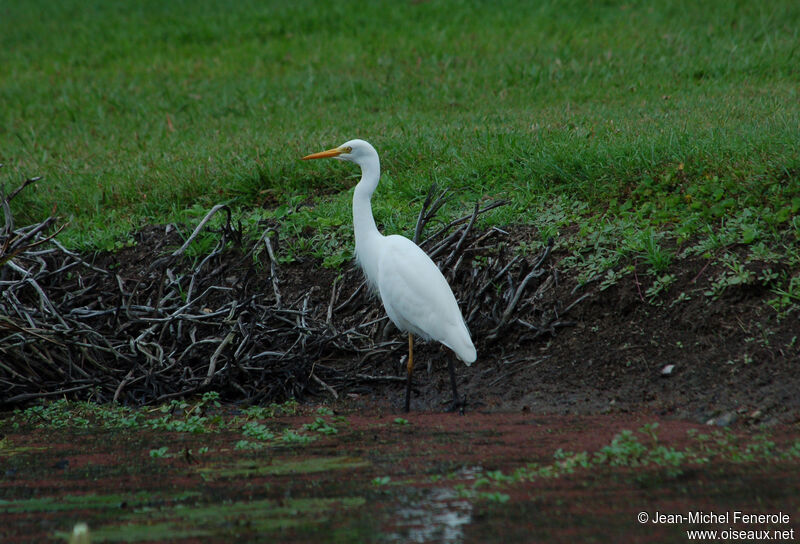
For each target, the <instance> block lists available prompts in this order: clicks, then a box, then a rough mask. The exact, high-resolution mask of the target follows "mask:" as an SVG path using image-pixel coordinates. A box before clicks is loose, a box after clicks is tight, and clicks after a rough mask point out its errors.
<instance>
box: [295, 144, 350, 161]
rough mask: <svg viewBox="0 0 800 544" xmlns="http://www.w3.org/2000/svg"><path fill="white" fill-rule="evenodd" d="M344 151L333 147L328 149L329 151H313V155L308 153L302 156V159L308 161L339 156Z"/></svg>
mask: <svg viewBox="0 0 800 544" xmlns="http://www.w3.org/2000/svg"><path fill="white" fill-rule="evenodd" d="M342 153H344V150H343V149H340V148H338V147H335V148H333V149H328V150H327V151H320V152H319V153H312V154H311V155H306V156H305V157H303V158H302V160H304V161H307V160H311V159H329V158H331V157H337V156H339V155H341V154H342Z"/></svg>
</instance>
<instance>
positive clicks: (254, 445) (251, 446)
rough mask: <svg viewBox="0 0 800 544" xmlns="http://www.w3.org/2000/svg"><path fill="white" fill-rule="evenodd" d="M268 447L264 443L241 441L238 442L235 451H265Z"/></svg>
mask: <svg viewBox="0 0 800 544" xmlns="http://www.w3.org/2000/svg"><path fill="white" fill-rule="evenodd" d="M266 447H267V445H266V444H265V443H263V442H251V441H249V440H239V441H238V442H236V445H235V446H234V449H236V450H256V451H258V450H263V449H264V448H266Z"/></svg>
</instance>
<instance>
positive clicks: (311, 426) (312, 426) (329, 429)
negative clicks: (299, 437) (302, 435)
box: [303, 417, 339, 435]
mask: <svg viewBox="0 0 800 544" xmlns="http://www.w3.org/2000/svg"><path fill="white" fill-rule="evenodd" d="M303 428H304V429H306V430H308V431H316V432H318V433H320V434H327V435H334V434H336V433H338V432H339V430H338V429H337V428H336V427H334V426H333V425H331V424H330V423H328V422H327V421H325V420H324V419H323V418H321V417H318V418H317V419H315V420H314V421H313V422H311V423H306V424H305V425H303Z"/></svg>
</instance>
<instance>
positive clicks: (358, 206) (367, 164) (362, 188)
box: [353, 152, 383, 287]
mask: <svg viewBox="0 0 800 544" xmlns="http://www.w3.org/2000/svg"><path fill="white" fill-rule="evenodd" d="M358 164H359V165H360V166H361V181H359V182H358V185H356V188H355V192H354V193H353V230H354V232H355V238H356V259H357V260H358V263H359V264H360V265H361V268H362V269H363V270H364V274H366V276H367V280H368V281H369V283H370V284H372V285H373V287H374V286H375V284H376V281H377V272H378V271H377V268H378V252H379V250H380V239H381V238H382V237H383V235H382V234H381V233H380V232H378V227H377V226H376V225H375V219H374V218H373V216H372V202H371V199H372V193H374V192H375V188H376V187H377V186H378V180H380V177H381V165H380V160H379V159H378V154H377V152H374V154H370V155H368V156H367V157H362V158H361V159H360V160H359V161H358Z"/></svg>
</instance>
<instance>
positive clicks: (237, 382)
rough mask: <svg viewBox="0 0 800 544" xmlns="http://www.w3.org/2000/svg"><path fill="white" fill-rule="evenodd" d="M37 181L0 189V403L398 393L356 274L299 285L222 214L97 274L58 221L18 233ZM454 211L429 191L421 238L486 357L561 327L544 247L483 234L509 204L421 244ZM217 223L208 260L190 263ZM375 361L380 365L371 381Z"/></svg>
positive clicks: (394, 351)
mask: <svg viewBox="0 0 800 544" xmlns="http://www.w3.org/2000/svg"><path fill="white" fill-rule="evenodd" d="M37 179H38V178H31V179H28V180H26V181H25V182H24V183H23V184H22V186H21V187H20V188H18V189H16V190H15V191H13V192H12V193H11V194H10V195H9V196H7V197H6V196H5V193H4V192H3V191H1V190H0V196H2V202H0V208H2V212H3V214H4V216H5V217H4V221H3V222H0V405H7V406H8V405H15V404H21V403H25V402H30V401H32V400H35V399H38V398H44V397H52V396H64V395H65V396H71V397H75V398H93V399H96V400H98V401H101V402H102V401H112V400H113V401H119V402H125V403H131V404H143V403H152V402H161V401H163V400H165V399H170V398H175V397H179V396H182V395H188V394H192V393H194V392H197V391H202V390H208V389H214V390H217V391H219V392H220V393H222V394H223V395H226V396H227V397H229V398H236V399H240V400H242V399H246V400H248V401H250V402H261V401H274V400H280V399H282V398H287V397H299V396H302V395H305V394H308V393H310V392H311V393H320V392H327V393H329V394H330V395H332V396H333V397H334V398H336V397H338V396H339V395H341V392H342V391H346V390H347V389H348V388H353V387H356V386H358V387H361V388H364V387H367V388H369V387H370V386H371V385H373V384H375V383H395V382H397V383H400V382H401V381H402V380H404V378H403V377H402V376H399V375H398V376H395V375H392V374H393V373H394V372H397V370H398V367H397V365H396V364H395V363H396V362H397V361H399V360H400V358H401V355H402V354H403V352H404V349H405V346H404V344H405V343H404V342H402V341H399V340H398V339H397V338H395V337H394V336H393V335H389V336H388V337H387V338H384V339H383V340H381V339H382V336H381V331H382V330H383V329H384V326H385V325H386V324H387V323H388V319H387V318H386V316H385V313H384V312H383V310H382V308H381V307H380V303H379V301H378V300H377V299H376V298H375V297H374V296H372V294H371V293H370V292H369V290H368V289H366V288H365V285H366V284H365V282H364V281H363V276H362V275H361V272H360V271H359V270H357V269H356V267H354V266H353V267H349V268H348V269H347V270H346V271H344V272H343V273H341V275H339V276H338V277H335V278H331V279H330V280H328V281H326V280H325V279H324V278H322V277H319V276H318V274H317V273H314V274H313V275H312V276H311V278H312V279H311V280H310V281H307V282H306V284H303V282H302V281H300V280H297V279H295V278H294V277H293V276H294V275H296V274H297V272H298V270H297V269H293V270H285V269H283V267H286V266H289V265H281V264H280V262H279V260H278V259H277V257H276V253H277V251H276V249H280V248H279V247H277V246H273V242H272V241H271V235H272V234H274V233H275V232H276V231H275V229H274V228H273V227H265V228H264V231H263V233H262V234H261V235H260V236H258V237H253V238H249V237H247V236H245V235H244V233H243V231H242V227H241V225H234V224H233V222H232V218H231V211H230V209H228V208H227V206H224V205H217V206H214V207H213V208H212V209H211V210H209V212H208V213H207V214H206V216H205V217H204V218H203V220H202V221H201V222H200V224H198V226H197V227H196V228H195V229H194V230H193V231H192V233H191V234H190V235H189V236H188V237H186V238H185V239H181V238H180V237H179V233H178V231H177V229H172V232H171V233H170V232H169V231H168V232H167V234H168V235H169V236H171V237H172V238H171V240H172V241H171V242H170V244H171V245H172V247H176V246H179V247H178V249H175V250H172V251H169V250H168V249H167V248H166V247H162V246H164V245H165V244H164V241H163V239H164V237H165V234H164V232H163V229H162V231H161V232H159V233H158V234H157V235H155V236H153V237H152V238H158V239H159V245H158V247H159V248H161V249H160V253H161V254H162V255H164V256H163V257H161V258H158V259H154V260H153V261H152V262H149V263H147V262H138V263H128V265H127V266H124V267H114V268H110V266H109V265H111V264H114V260H115V258H116V256H114V255H106V256H104V257H102V258H100V259H97V260H93V259H90V258H89V257H86V256H80V255H78V254H76V253H74V252H72V251H69V250H67V249H66V248H64V247H63V246H62V245H61V244H60V243H59V242H58V241H57V240H55V239H54V236H55V235H56V234H57V232H58V231H57V230H56V228H55V227H56V223H57V221H56V219H55V218H53V217H50V218H47V219H46V220H44V221H42V222H41V223H38V224H34V225H29V226H27V227H24V228H17V227H16V226H15V223H14V219H13V216H12V215H11V206H10V205H9V202H10V200H11V199H12V198H13V197H14V196H16V195H17V194H19V192H20V191H22V190H23V189H24V188H25V187H26V186H28V185H30V184H32V183H34V182H36V181H37ZM447 199H448V192H447V190H443V191H440V190H439V189H438V188H437V187H436V186H433V187H431V190H430V191H429V192H428V195H427V198H426V199H425V201H424V203H423V206H422V209H421V211H420V214H419V217H418V220H417V224H416V227H415V233H414V237H415V238H416V239H422V242H421V243H420V245H421V246H422V247H425V248H429V249H428V252H429V254H431V255H432V256H433V258H434V259H435V260H437V262H438V264H439V265H440V266H442V268H443V270H445V271H446V274H447V276H448V280H449V281H450V282H451V285H452V286H453V288H454V291H455V292H456V295H457V297H458V298H459V299H460V300H461V305H462V311H463V313H464V315H465V316H466V318H467V324H468V326H469V327H470V329H471V331H472V334H473V337H474V338H475V339H476V343H477V344H478V350H479V353H480V352H482V350H484V348H486V347H488V344H489V343H490V342H492V341H497V340H498V339H499V338H503V339H504V340H508V341H509V342H516V341H520V340H524V339H525V338H532V337H537V336H540V335H542V334H553V333H554V332H555V330H556V329H557V328H559V327H563V326H567V325H569V324H570V323H569V322H567V321H564V320H563V314H566V313H567V312H568V311H570V310H571V309H572V308H574V307H575V305H577V304H578V303H579V302H581V301H582V300H583V299H584V298H585V296H586V295H583V296H581V297H579V298H577V299H576V300H574V301H573V302H572V303H571V304H567V305H562V304H561V301H560V300H558V297H557V296H556V293H555V290H554V287H553V286H554V285H556V284H557V281H556V279H557V271H556V269H555V268H554V267H552V266H547V261H548V258H549V255H550V249H551V247H552V243H551V244H549V245H548V246H547V247H545V248H544V250H543V251H542V253H540V254H539V255H536V256H533V257H532V258H531V257H528V256H525V255H522V254H520V253H519V252H518V251H517V250H516V244H517V243H518V240H514V239H513V237H512V236H511V235H509V234H508V233H506V232H505V231H502V230H500V229H496V228H492V229H489V230H486V231H484V232H476V224H477V218H478V217H479V216H480V215H481V214H484V213H486V212H487V211H489V210H492V209H494V208H496V207H498V206H501V205H503V204H504V202H503V201H494V202H489V203H487V204H485V205H483V206H481V205H477V204H476V205H475V207H474V208H473V210H472V211H471V213H469V214H466V215H464V216H462V217H460V218H458V219H456V220H454V221H451V222H449V223H447V224H444V226H442V227H440V228H439V229H438V230H437V231H436V232H434V233H433V234H432V235H431V236H428V237H427V238H423V235H424V231H425V229H426V227H428V226H429V225H431V224H432V222H434V221H435V220H436V217H437V212H439V211H440V209H441V208H442V206H443V205H444V203H445V202H446V201H447ZM222 210H224V211H225V212H226V221H225V222H224V224H223V225H222V226H221V227H219V228H218V229H217V230H216V231H215V233H216V235H217V238H216V239H217V244H216V246H215V247H214V248H213V249H212V250H211V251H210V252H209V253H208V254H207V255H205V256H204V257H203V258H201V259H190V258H187V256H186V251H187V249H188V248H189V246H190V244H191V243H192V241H194V240H196V239H197V237H198V236H199V235H200V234H201V233H202V232H203V230H204V229H206V230H208V229H209V228H210V227H209V225H210V219H211V218H212V217H213V216H214V215H215V214H216V213H218V212H219V211H222ZM247 240H249V241H247ZM276 243H277V242H276ZM270 287H271V288H270ZM563 306H565V309H564V310H563V311H560V309H561V308H562V307H563ZM560 314H561V315H560ZM490 351H491V350H489V349H486V350H485V352H487V353H488V352H490ZM382 361H384V362H386V361H389V363H388V365H386V364H384V368H383V370H382V371H379V372H376V369H375V368H374V365H375V364H376V363H379V364H380V363H381V362H382ZM366 366H370V367H371V368H370V370H369V371H368V372H365V371H364V370H365V367H366Z"/></svg>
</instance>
